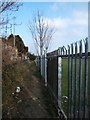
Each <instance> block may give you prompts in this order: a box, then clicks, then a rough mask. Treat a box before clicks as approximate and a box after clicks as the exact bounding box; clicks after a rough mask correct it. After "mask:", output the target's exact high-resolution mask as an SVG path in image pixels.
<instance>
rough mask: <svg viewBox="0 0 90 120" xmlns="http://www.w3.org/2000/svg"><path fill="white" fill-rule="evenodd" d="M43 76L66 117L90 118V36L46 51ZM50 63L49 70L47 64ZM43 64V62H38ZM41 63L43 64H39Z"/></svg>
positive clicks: (61, 112) (56, 103) (54, 99)
mask: <svg viewBox="0 0 90 120" xmlns="http://www.w3.org/2000/svg"><path fill="white" fill-rule="evenodd" d="M42 59H43V60H42V62H43V77H44V78H45V72H46V73H47V86H48V88H49V90H50V93H51V94H52V98H53V101H54V103H55V105H56V107H57V108H58V113H59V115H60V116H61V115H63V117H64V118H66V119H67V118H74V119H75V118H82V119H85V118H88V119H89V118H90V116H89V112H90V111H89V110H90V87H88V85H89V84H90V74H89V72H90V69H89V68H90V67H89V66H90V53H89V52H88V38H86V39H85V40H81V41H79V42H76V43H73V44H71V45H68V46H67V48H66V47H64V46H63V47H60V48H58V49H57V50H55V51H53V52H51V53H48V54H47V61H45V56H43V58H42ZM45 62H46V63H47V69H45V64H46V63H45ZM39 63H40V62H39ZM39 65H40V64H39ZM45 70H46V71H45Z"/></svg>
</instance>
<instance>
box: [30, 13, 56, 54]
mask: <svg viewBox="0 0 90 120" xmlns="http://www.w3.org/2000/svg"><path fill="white" fill-rule="evenodd" d="M29 30H30V32H31V35H32V39H33V40H34V43H35V47H36V49H37V52H38V54H39V50H38V48H39V49H40V56H42V54H43V51H44V50H48V47H49V44H50V41H51V39H52V36H53V34H54V27H53V26H49V24H48V21H46V20H45V18H44V16H43V15H42V14H41V13H40V11H38V12H37V14H36V15H35V16H33V19H32V22H30V23H29Z"/></svg>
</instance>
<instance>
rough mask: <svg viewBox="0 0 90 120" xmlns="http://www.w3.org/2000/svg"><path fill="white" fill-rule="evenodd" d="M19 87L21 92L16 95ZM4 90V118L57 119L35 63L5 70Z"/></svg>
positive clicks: (19, 64)
mask: <svg viewBox="0 0 90 120" xmlns="http://www.w3.org/2000/svg"><path fill="white" fill-rule="evenodd" d="M4 69H5V70H4ZM18 86H19V87H20V92H19V93H16V92H15V90H16V87H18ZM2 90H3V93H2V101H3V106H2V110H3V111H2V115H3V116H2V117H3V118H57V110H56V109H55V106H54V105H53V103H52V100H51V98H50V95H49V94H48V90H47V88H46V87H45V86H44V83H43V80H42V79H40V74H39V72H38V70H37V68H36V66H35V63H34V62H29V61H28V62H27V61H24V62H22V63H18V64H16V65H13V66H7V69H6V68H3V86H2Z"/></svg>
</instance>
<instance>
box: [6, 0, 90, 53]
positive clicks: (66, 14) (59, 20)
mask: <svg viewBox="0 0 90 120" xmlns="http://www.w3.org/2000/svg"><path fill="white" fill-rule="evenodd" d="M63 1H65V0H63ZM69 1H70V0H69ZM82 1H83V0H82ZM37 10H40V11H42V12H43V15H44V17H45V19H46V20H48V22H49V24H50V25H51V26H52V25H54V27H55V29H56V32H55V34H54V36H53V39H52V41H51V44H50V47H49V51H52V50H55V49H57V48H58V47H60V46H63V45H65V46H67V45H68V44H70V43H73V42H75V41H79V40H80V39H83V38H85V37H87V36H88V2H24V3H23V7H21V8H20V9H19V11H18V12H15V13H14V14H13V15H15V16H16V23H17V24H19V23H21V22H22V25H20V26H19V25H18V26H16V29H15V33H16V34H19V35H20V36H21V37H22V39H23V41H24V43H25V45H27V46H28V47H29V51H31V52H32V53H35V52H36V51H35V47H34V43H33V40H32V37H31V34H30V32H29V29H28V23H29V20H31V19H32V15H33V13H36V11H37ZM8 33H9V31H8Z"/></svg>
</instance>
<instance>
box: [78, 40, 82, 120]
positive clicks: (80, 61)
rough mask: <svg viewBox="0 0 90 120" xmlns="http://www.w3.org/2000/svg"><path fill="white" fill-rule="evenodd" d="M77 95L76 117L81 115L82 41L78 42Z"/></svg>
mask: <svg viewBox="0 0 90 120" xmlns="http://www.w3.org/2000/svg"><path fill="white" fill-rule="evenodd" d="M78 94H79V96H78V118H82V117H81V106H82V41H80V44H79V93H78Z"/></svg>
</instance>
